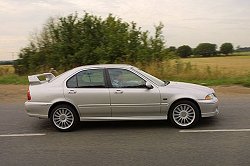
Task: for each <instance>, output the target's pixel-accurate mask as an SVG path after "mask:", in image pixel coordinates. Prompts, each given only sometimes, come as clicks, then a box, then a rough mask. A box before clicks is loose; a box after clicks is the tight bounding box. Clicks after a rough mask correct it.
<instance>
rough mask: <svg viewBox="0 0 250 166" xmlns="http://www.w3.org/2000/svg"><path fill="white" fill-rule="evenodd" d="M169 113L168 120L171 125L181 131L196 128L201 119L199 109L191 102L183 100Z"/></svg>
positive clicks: (175, 104)
mask: <svg viewBox="0 0 250 166" xmlns="http://www.w3.org/2000/svg"><path fill="white" fill-rule="evenodd" d="M169 111H170V112H169V116H168V118H169V119H170V121H171V123H172V124H173V125H174V126H175V127H177V128H181V129H186V128H191V127H193V126H195V125H196V124H197V123H198V122H199V120H200V117H201V114H200V110H199V108H198V107H197V106H196V104H194V103H193V102H192V101H189V100H181V101H178V102H176V103H174V104H173V105H172V106H171V108H170V110H169Z"/></svg>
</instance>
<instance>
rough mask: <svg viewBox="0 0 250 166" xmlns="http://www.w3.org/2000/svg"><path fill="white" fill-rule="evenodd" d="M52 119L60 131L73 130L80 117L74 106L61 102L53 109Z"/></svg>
mask: <svg viewBox="0 0 250 166" xmlns="http://www.w3.org/2000/svg"><path fill="white" fill-rule="evenodd" d="M50 121H51V122H52V124H53V126H54V127H55V128H56V129H57V130H59V131H72V130H73V129H75V128H76V126H77V124H78V123H79V121H80V118H79V116H78V114H77V112H76V110H75V109H74V108H73V107H72V106H70V105H67V104H60V105H58V106H56V107H55V108H53V110H52V111H51V114H50Z"/></svg>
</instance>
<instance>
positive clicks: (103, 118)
mask: <svg viewBox="0 0 250 166" xmlns="http://www.w3.org/2000/svg"><path fill="white" fill-rule="evenodd" d="M166 119H167V116H129V117H81V118H80V121H122V120H166Z"/></svg>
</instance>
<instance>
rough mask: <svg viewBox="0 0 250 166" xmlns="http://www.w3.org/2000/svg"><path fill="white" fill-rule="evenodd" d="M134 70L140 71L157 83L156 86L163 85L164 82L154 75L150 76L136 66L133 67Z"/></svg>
mask: <svg viewBox="0 0 250 166" xmlns="http://www.w3.org/2000/svg"><path fill="white" fill-rule="evenodd" d="M133 69H134V70H135V71H137V72H139V73H141V74H142V75H144V76H146V77H147V78H148V79H150V80H151V81H153V82H154V83H155V84H157V85H158V86H165V85H166V83H165V82H164V81H162V80H160V79H158V78H156V77H155V76H152V75H150V74H148V73H146V72H145V71H142V70H140V69H138V68H133Z"/></svg>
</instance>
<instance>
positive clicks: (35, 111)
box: [24, 101, 52, 118]
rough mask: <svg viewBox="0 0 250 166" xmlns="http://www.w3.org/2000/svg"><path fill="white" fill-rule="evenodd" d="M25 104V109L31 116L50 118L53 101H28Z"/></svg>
mask: <svg viewBox="0 0 250 166" xmlns="http://www.w3.org/2000/svg"><path fill="white" fill-rule="evenodd" d="M24 105H25V110H26V112H27V114H28V115H29V116H31V117H37V118H48V113H49V108H50V106H51V105H52V103H42V102H31V101H26V102H25V104H24Z"/></svg>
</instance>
